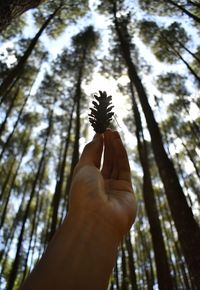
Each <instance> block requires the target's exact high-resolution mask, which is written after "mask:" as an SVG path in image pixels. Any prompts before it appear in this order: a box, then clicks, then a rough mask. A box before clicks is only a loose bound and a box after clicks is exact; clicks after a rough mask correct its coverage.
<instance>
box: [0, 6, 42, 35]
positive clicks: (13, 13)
mask: <svg viewBox="0 0 200 290" xmlns="http://www.w3.org/2000/svg"><path fill="white" fill-rule="evenodd" d="M43 2H45V0H25V1H24V0H0V32H2V31H3V30H4V29H6V28H7V27H8V25H9V24H10V23H11V22H12V20H13V19H15V18H17V17H19V16H20V15H21V14H23V13H24V12H26V11H28V10H29V9H33V8H36V7H37V6H38V5H40V4H41V3H43Z"/></svg>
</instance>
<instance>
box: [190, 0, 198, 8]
mask: <svg viewBox="0 0 200 290" xmlns="http://www.w3.org/2000/svg"><path fill="white" fill-rule="evenodd" d="M187 2H188V3H189V4H191V5H192V6H195V7H197V8H200V3H197V2H194V1H191V0H187Z"/></svg>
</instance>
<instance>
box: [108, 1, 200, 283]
mask: <svg viewBox="0 0 200 290" xmlns="http://www.w3.org/2000/svg"><path fill="white" fill-rule="evenodd" d="M113 16H114V23H115V28H116V32H117V35H118V39H119V43H120V45H121V51H122V56H123V58H124V60H125V63H126V66H127V69H128V75H129V78H130V80H131V82H132V84H133V85H134V86H135V88H136V91H137V93H138V97H139V100H140V103H141V106H142V109H143V112H144V115H145V119H146V122H147V127H148V130H149V132H150V136H151V144H152V148H153V152H154V156H155V160H156V163H157V166H158V169H159V173H160V177H161V179H162V182H163V185H164V188H165V193H166V195H167V199H168V202H169V206H170V210H171V213H172V217H173V219H174V222H175V225H176V228H177V232H178V235H179V240H180V243H181V246H182V249H183V253H184V255H185V258H186V262H187V264H188V267H189V271H190V275H191V278H192V279H193V280H194V282H195V283H196V285H200V252H199V245H200V230H199V227H198V224H197V222H196V221H195V219H194V216H193V213H192V210H191V208H190V207H189V206H188V204H187V200H186V197H185V195H184V192H183V190H182V188H181V185H180V183H179V180H178V176H177V174H176V171H175V169H174V165H173V163H172V161H171V160H170V159H169V157H168V156H167V153H166V151H165V148H164V145H163V141H162V136H161V133H160V129H159V127H158V124H157V122H156V120H155V117H154V114H153V111H152V109H151V107H150V105H149V102H148V98H147V95H146V92H145V89H144V87H143V85H142V82H141V80H140V78H139V76H138V74H137V70H136V67H135V65H134V63H133V61H132V59H131V53H130V47H129V43H128V42H127V39H126V36H125V33H124V32H123V33H122V31H121V29H120V24H119V23H118V18H117V9H116V3H115V2H113ZM127 33H128V31H127ZM191 237H192V239H191Z"/></svg>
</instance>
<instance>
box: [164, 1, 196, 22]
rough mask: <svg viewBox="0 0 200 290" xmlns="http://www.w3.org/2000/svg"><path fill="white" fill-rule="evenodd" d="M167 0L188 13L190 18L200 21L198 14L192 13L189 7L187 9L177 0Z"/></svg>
mask: <svg viewBox="0 0 200 290" xmlns="http://www.w3.org/2000/svg"><path fill="white" fill-rule="evenodd" d="M167 2H169V3H170V4H172V5H173V6H175V7H176V8H178V9H180V10H181V11H182V12H183V13H185V14H186V15H188V16H189V17H190V18H192V19H193V20H195V21H196V22H198V23H200V18H199V17H198V16H196V15H195V14H192V13H191V12H190V11H188V10H187V9H185V8H184V7H183V6H182V5H180V4H178V3H176V2H174V1H172V0H167Z"/></svg>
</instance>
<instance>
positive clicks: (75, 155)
mask: <svg viewBox="0 0 200 290" xmlns="http://www.w3.org/2000/svg"><path fill="white" fill-rule="evenodd" d="M85 56H86V51H85V55H84V57H83V60H82V64H81V66H80V70H79V74H78V80H77V84H76V91H75V96H74V99H75V103H76V120H75V140H74V149H73V154H72V161H71V166H70V173H69V176H68V180H67V184H66V188H65V197H66V201H67V208H68V196H69V191H70V186H71V181H72V176H73V171H74V168H75V166H76V164H77V162H78V160H79V139H80V100H81V83H82V75H83V68H84V63H85Z"/></svg>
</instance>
